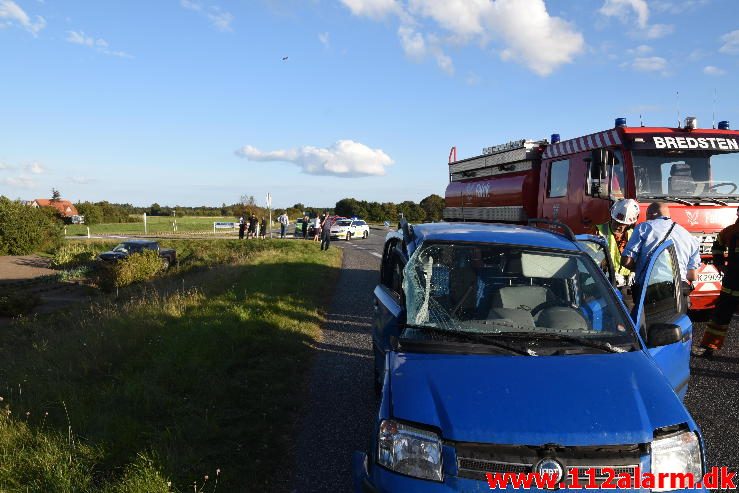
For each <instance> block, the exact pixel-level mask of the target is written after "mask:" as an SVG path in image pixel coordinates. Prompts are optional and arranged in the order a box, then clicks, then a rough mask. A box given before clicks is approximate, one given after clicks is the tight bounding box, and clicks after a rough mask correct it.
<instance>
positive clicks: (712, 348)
mask: <svg viewBox="0 0 739 493" xmlns="http://www.w3.org/2000/svg"><path fill="white" fill-rule="evenodd" d="M728 331H729V326H728V325H719V324H717V323H714V322H710V323H709V324H708V327H706V332H705V333H704V334H703V340H702V341H701V344H700V346H699V347H697V348H695V350H694V351H693V354H694V355H696V356H706V357H711V356H713V353H715V352H716V351H718V350H720V349H721V347H722V346H723V345H724V339H726V333H727V332H728Z"/></svg>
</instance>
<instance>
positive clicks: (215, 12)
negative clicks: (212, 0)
mask: <svg viewBox="0 0 739 493" xmlns="http://www.w3.org/2000/svg"><path fill="white" fill-rule="evenodd" d="M180 6H181V7H182V8H183V9H186V10H191V11H193V12H197V13H199V14H200V15H202V16H203V17H205V18H206V19H208V21H210V23H211V24H212V25H213V27H215V28H216V29H218V30H219V31H224V32H225V31H232V30H233V28H232V27H231V23H232V22H233V21H234V19H235V17H234V16H233V14H231V13H230V12H226V11H225V10H223V9H221V8H220V7H218V6H216V5H212V6H210V7H204V6H203V5H201V4H199V3H197V2H195V1H193V0H180Z"/></svg>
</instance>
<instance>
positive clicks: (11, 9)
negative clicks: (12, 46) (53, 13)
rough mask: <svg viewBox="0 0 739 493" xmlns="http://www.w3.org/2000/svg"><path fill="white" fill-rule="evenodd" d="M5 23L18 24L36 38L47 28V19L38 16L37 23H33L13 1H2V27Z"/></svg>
mask: <svg viewBox="0 0 739 493" xmlns="http://www.w3.org/2000/svg"><path fill="white" fill-rule="evenodd" d="M3 23H4V24H7V25H12V24H18V25H20V26H21V27H22V28H23V29H25V30H26V31H28V32H29V33H31V34H33V35H34V36H36V35H37V34H38V33H39V31H41V30H42V29H43V28H45V27H46V19H44V18H43V17H41V16H40V15H37V16H36V21H35V22H34V21H32V20H31V18H30V17H29V15H28V14H26V12H25V11H24V10H23V9H22V8H20V7H19V6H18V4H17V3H15V2H13V1H12V0H0V25H1V24H3Z"/></svg>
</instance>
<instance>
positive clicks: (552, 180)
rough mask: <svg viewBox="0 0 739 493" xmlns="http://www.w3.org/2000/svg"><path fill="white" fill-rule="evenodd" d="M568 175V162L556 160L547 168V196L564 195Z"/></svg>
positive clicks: (565, 193)
mask: <svg viewBox="0 0 739 493" xmlns="http://www.w3.org/2000/svg"><path fill="white" fill-rule="evenodd" d="M569 176H570V162H569V161H567V160H565V161H556V162H553V163H552V164H551V166H550V168H549V186H548V187H547V197H564V196H566V195H567V182H568V179H569Z"/></svg>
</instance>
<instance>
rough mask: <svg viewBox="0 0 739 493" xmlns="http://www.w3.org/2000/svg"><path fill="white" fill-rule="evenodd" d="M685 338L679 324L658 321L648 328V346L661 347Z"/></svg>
mask: <svg viewBox="0 0 739 493" xmlns="http://www.w3.org/2000/svg"><path fill="white" fill-rule="evenodd" d="M682 339H683V331H682V329H680V326H679V325H675V324H665V323H656V324H652V325H650V326H649V328H647V346H649V347H660V346H667V345H670V344H675V343H676V342H680V341H681V340H682Z"/></svg>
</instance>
